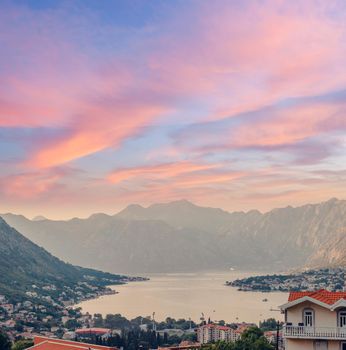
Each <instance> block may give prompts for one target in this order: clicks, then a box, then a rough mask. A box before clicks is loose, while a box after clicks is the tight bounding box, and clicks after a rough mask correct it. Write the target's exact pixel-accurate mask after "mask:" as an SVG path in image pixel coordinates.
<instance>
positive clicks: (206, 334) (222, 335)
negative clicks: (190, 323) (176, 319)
mask: <svg viewBox="0 0 346 350" xmlns="http://www.w3.org/2000/svg"><path fill="white" fill-rule="evenodd" d="M240 336H241V332H240V331H237V330H234V329H232V328H230V327H226V326H220V325H216V324H206V325H203V326H200V327H198V329H197V341H198V342H199V343H201V344H207V343H212V342H216V341H226V342H229V341H236V340H237V339H239V338H240Z"/></svg>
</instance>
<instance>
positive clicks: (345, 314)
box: [338, 310, 346, 327]
mask: <svg viewBox="0 0 346 350" xmlns="http://www.w3.org/2000/svg"><path fill="white" fill-rule="evenodd" d="M338 326H339V327H346V310H341V311H339V313H338Z"/></svg>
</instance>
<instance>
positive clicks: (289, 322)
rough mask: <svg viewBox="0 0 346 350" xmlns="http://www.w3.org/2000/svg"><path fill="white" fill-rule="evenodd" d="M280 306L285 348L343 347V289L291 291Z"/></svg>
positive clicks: (345, 348)
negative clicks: (338, 290) (331, 290)
mask: <svg viewBox="0 0 346 350" xmlns="http://www.w3.org/2000/svg"><path fill="white" fill-rule="evenodd" d="M280 309H281V310H282V312H283V313H285V326H284V329H283V337H284V341H285V343H286V350H346V292H329V291H327V290H323V289H321V290H319V291H316V292H291V293H290V295H289V298H288V302H287V303H286V304H284V305H282V306H280Z"/></svg>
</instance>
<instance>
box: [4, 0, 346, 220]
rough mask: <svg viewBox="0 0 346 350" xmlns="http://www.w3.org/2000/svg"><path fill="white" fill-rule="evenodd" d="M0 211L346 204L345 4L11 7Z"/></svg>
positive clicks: (56, 213)
mask: <svg viewBox="0 0 346 350" xmlns="http://www.w3.org/2000/svg"><path fill="white" fill-rule="evenodd" d="M0 47H1V49H0V50H1V55H0V167H1V172H0V199H1V201H0V212H10V211H12V212H16V213H21V214H25V215H28V216H29V217H32V216H35V215H38V214H41V215H46V216H48V217H50V218H69V217H73V216H88V215H90V214H92V213H93V212H106V213H115V212H117V211H118V210H120V209H121V208H123V207H124V206H126V205H128V204H131V203H139V204H142V205H150V204H152V203H155V202H166V201H171V200H179V199H182V198H184V199H187V200H190V201H192V202H195V203H197V204H200V205H205V206H212V207H222V208H224V209H226V210H230V211H233V210H245V211H247V210H251V209H254V208H256V209H259V210H261V211H266V210H270V209H272V208H274V207H279V206H286V205H288V204H290V205H300V204H304V203H307V202H319V201H323V200H328V199H329V198H331V197H338V198H341V199H343V198H346V64H345V61H346V3H345V2H344V1H312V0H311V1H310V0H308V1H305V0H296V1H270V0H268V1H259V0H258V1H244V2H243V1H229V0H225V1H223V0H216V1H198V0H192V1H182V0H177V1H151V0H149V1H137V0H133V1H129V0H118V1H108V0H105V1H96V0H95V1H91V0H85V1H73V2H72V1H53V0H51V1H44V0H37V1H24V0H21V1H19V0H16V1H6V0H5V1H2V3H1V11H0Z"/></svg>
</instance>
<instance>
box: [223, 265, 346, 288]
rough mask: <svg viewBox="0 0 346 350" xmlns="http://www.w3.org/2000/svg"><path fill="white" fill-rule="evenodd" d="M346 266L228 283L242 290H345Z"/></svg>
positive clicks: (264, 276)
mask: <svg viewBox="0 0 346 350" xmlns="http://www.w3.org/2000/svg"><path fill="white" fill-rule="evenodd" d="M345 277H346V268H324V269H318V270H308V271H303V272H299V273H298V272H297V273H291V274H273V275H263V276H253V277H247V278H242V279H237V280H234V281H227V282H226V285H227V286H230V287H235V288H238V290H240V291H254V292H276V291H278V292H289V291H304V290H317V289H322V288H323V289H328V290H330V291H343V290H344V288H345Z"/></svg>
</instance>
